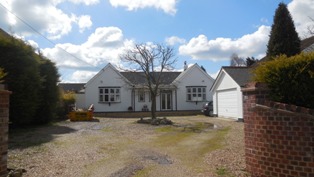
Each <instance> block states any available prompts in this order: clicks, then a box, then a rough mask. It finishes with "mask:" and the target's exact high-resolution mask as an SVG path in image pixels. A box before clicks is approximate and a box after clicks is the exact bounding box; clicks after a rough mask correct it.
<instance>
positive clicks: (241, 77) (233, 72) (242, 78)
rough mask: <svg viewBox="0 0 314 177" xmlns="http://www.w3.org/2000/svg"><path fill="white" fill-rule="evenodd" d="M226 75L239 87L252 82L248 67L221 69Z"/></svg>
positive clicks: (225, 67) (226, 67)
mask: <svg viewBox="0 0 314 177" xmlns="http://www.w3.org/2000/svg"><path fill="white" fill-rule="evenodd" d="M222 69H223V70H225V72H226V73H228V75H229V76H230V77H231V78H232V79H233V80H234V81H235V82H236V83H237V84H238V85H239V86H240V87H242V86H244V85H245V84H247V83H248V82H250V81H251V80H252V73H251V68H249V67H228V66H224V67H222Z"/></svg>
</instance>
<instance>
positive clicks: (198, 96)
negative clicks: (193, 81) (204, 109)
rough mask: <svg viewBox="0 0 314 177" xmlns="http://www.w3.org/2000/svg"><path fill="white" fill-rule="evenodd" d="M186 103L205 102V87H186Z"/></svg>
mask: <svg viewBox="0 0 314 177" xmlns="http://www.w3.org/2000/svg"><path fill="white" fill-rule="evenodd" d="M186 101H206V86H187V87H186Z"/></svg>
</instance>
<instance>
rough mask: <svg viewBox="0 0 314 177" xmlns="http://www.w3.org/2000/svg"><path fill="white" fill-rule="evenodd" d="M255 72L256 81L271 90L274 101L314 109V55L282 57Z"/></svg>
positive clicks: (261, 65) (268, 62)
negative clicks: (264, 84)
mask: <svg viewBox="0 0 314 177" xmlns="http://www.w3.org/2000/svg"><path fill="white" fill-rule="evenodd" d="M253 72H254V74H255V76H254V80H255V81H257V82H264V83H266V84H267V85H268V87H269V88H270V89H271V93H270V96H271V98H272V99H273V100H274V101H279V102H283V103H288V104H295V105H298V106H304V107H308V108H314V102H313V100H314V92H313V86H314V53H307V54H306V53H301V54H299V55H295V56H292V57H287V56H285V55H281V56H279V57H276V58H275V59H274V60H272V61H267V62H264V63H261V64H260V65H259V66H258V67H257V68H256V69H255V70H254V71H253Z"/></svg>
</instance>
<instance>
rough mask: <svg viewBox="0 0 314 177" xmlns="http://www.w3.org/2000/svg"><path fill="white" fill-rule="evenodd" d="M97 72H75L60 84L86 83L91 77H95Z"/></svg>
mask: <svg viewBox="0 0 314 177" xmlns="http://www.w3.org/2000/svg"><path fill="white" fill-rule="evenodd" d="M96 74H97V72H95V71H84V70H80V71H75V72H74V73H73V74H72V75H71V76H70V77H69V78H66V79H65V80H62V82H71V83H86V82H87V81H88V80H90V79H91V78H92V77H93V76H95V75H96Z"/></svg>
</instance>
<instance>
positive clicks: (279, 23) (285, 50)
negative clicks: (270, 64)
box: [266, 3, 301, 59]
mask: <svg viewBox="0 0 314 177" xmlns="http://www.w3.org/2000/svg"><path fill="white" fill-rule="evenodd" d="M300 45H301V41H300V38H299V36H298V33H297V32H296V30H295V26H294V23H293V20H292V17H291V14H290V12H289V10H288V8H287V5H286V4H284V3H279V5H278V8H277V9H276V12H275V16H274V22H273V25H272V28H271V32H270V38H269V41H268V45H267V52H266V53H267V58H268V59H271V58H272V57H276V56H279V55H281V54H285V55H287V56H288V57H289V56H293V55H296V54H298V53H300Z"/></svg>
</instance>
